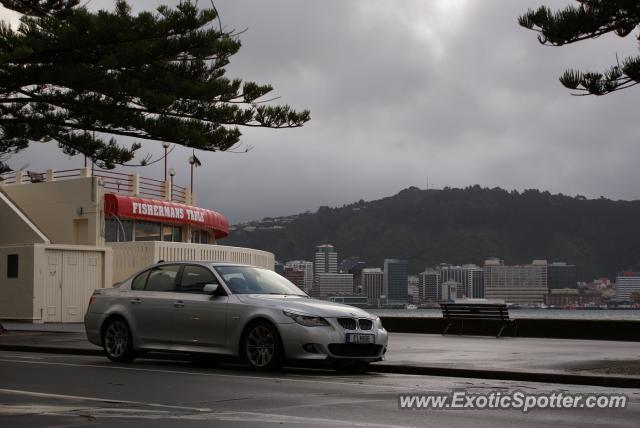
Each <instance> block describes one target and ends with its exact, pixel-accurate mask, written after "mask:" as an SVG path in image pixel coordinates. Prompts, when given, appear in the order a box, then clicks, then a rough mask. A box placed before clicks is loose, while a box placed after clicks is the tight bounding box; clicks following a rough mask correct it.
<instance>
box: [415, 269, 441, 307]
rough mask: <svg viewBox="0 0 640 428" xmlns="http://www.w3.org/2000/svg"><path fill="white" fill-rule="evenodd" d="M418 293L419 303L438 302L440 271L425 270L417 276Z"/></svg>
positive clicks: (439, 295)
mask: <svg viewBox="0 0 640 428" xmlns="http://www.w3.org/2000/svg"><path fill="white" fill-rule="evenodd" d="M418 278H419V283H418V292H419V295H420V300H421V301H427V302H438V301H440V297H441V295H442V290H441V288H440V284H441V282H440V271H438V270H435V269H428V268H427V269H425V270H424V272H420V274H419V275H418Z"/></svg>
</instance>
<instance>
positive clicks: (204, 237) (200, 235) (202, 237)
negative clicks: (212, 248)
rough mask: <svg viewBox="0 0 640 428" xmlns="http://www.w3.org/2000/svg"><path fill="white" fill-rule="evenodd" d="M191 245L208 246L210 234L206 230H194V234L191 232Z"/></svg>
mask: <svg viewBox="0 0 640 428" xmlns="http://www.w3.org/2000/svg"><path fill="white" fill-rule="evenodd" d="M191 243H192V244H208V243H209V232H207V231H206V230H194V231H193V232H191Z"/></svg>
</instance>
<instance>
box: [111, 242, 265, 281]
mask: <svg viewBox="0 0 640 428" xmlns="http://www.w3.org/2000/svg"><path fill="white" fill-rule="evenodd" d="M107 245H108V246H110V247H112V248H113V281H114V282H118V281H122V280H124V279H126V278H127V277H128V276H129V275H131V274H132V273H134V272H136V271H138V270H140V269H143V268H145V267H146V266H149V265H152V264H154V263H157V262H158V261H159V260H164V261H167V262H169V261H177V260H198V261H201V260H207V261H212V262H228V263H242V264H248V265H253V266H258V267H262V268H266V269H271V270H273V269H274V267H275V257H274V255H273V254H272V253H269V252H267V251H261V250H253V249H251V248H241V247H228V246H224V245H207V244H188V243H182V242H160V241H149V242H110V243H107Z"/></svg>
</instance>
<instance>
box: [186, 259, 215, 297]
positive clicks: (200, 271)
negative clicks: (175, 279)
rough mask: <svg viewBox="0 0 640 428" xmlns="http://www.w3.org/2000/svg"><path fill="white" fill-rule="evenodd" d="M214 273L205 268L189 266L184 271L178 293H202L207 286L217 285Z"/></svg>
mask: <svg viewBox="0 0 640 428" xmlns="http://www.w3.org/2000/svg"><path fill="white" fill-rule="evenodd" d="M217 283H218V280H217V279H216V277H215V275H214V274H213V272H211V271H210V270H209V269H207V268H205V267H203V266H194V265H187V266H185V267H184V270H183V271H182V279H181V280H180V286H179V287H178V291H179V292H182V293H201V292H202V288H203V287H204V286H205V285H206V284H217Z"/></svg>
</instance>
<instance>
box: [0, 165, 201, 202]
mask: <svg viewBox="0 0 640 428" xmlns="http://www.w3.org/2000/svg"><path fill="white" fill-rule="evenodd" d="M91 175H92V171H91V169H90V168H78V169H63V170H53V169H49V170H47V171H46V172H34V171H17V172H15V173H9V174H3V175H0V186H7V185H17V184H26V183H44V182H49V181H60V180H71V179H74V178H84V177H91ZM93 176H94V177H99V178H100V180H101V182H102V186H103V187H104V189H105V190H106V191H107V192H110V193H117V194H123V195H132V196H140V197H146V198H153V199H167V200H171V201H175V202H180V203H184V204H188V203H193V201H192V195H191V192H190V191H189V189H188V188H186V187H183V186H178V185H177V184H174V185H173V186H172V185H171V181H163V180H157V179H155V178H147V177H141V176H140V175H138V174H127V173H123V172H117V171H112V170H102V169H100V170H94V171H93Z"/></svg>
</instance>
